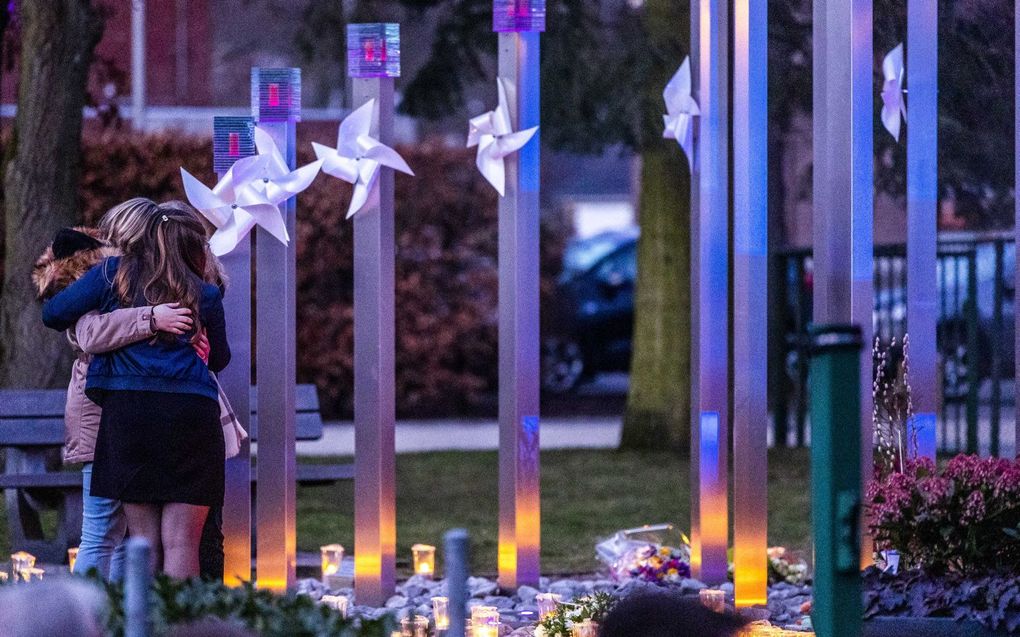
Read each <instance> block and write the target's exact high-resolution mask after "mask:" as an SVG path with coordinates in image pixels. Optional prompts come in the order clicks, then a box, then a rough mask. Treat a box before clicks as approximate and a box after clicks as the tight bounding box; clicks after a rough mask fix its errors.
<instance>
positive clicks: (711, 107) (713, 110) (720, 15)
mask: <svg viewBox="0 0 1020 637" xmlns="http://www.w3.org/2000/svg"><path fill="white" fill-rule="evenodd" d="M698 2H699V5H700V6H699V9H698V11H699V15H698V22H697V25H698V26H697V29H698V30H699V33H698V49H699V56H698V98H699V99H700V100H701V101H700V107H701V117H700V119H701V128H700V141H699V145H698V147H697V149H696V155H697V156H698V163H700V169H701V172H700V183H699V189H700V198H701V199H700V202H699V205H698V215H699V219H698V243H697V246H696V248H694V249H697V250H698V252H699V255H698V272H697V277H698V284H697V294H698V296H697V303H698V318H699V321H698V328H697V329H698V331H697V338H696V339H695V342H696V343H697V348H698V405H699V409H698V412H699V413H698V421H699V423H698V427H699V429H700V432H701V433H700V437H699V438H700V440H699V441H698V446H699V452H698V456H699V457H698V465H697V466H698V467H699V469H700V471H701V477H700V483H699V485H698V490H699V495H698V508H697V509H696V512H695V513H694V515H695V516H696V517H697V518H699V519H698V521H697V523H696V525H697V527H698V544H697V546H695V547H692V549H693V550H692V555H691V563H692V566H694V567H695V568H697V569H698V571H699V572H700V578H701V580H702V581H704V582H706V583H708V584H710V585H714V584H719V583H721V582H725V581H726V579H727V571H728V566H729V564H728V559H727V556H726V552H727V548H728V544H729V537H728V536H729V531H728V519H729V512H728V510H727V487H728V484H727V479H726V478H727V466H728V453H727V452H728V448H727V441H728V440H729V409H728V403H729V396H728V393H729V369H728V367H729V365H728V363H729V337H728V334H727V322H728V321H727V315H728V313H729V298H728V297H729V272H728V269H729V235H728V231H729V129H728V128H729V127H728V124H729V109H728V94H729V91H728V83H729V72H728V68H729V65H728V59H729V49H728V47H729V43H728V39H727V38H728V30H729V18H728V7H727V5H728V2H727V0H698ZM692 247H693V246H692ZM707 432H710V433H711V436H710V437H709V438H707V439H706V437H705V436H706V433H707ZM706 445H707V447H706ZM693 466H694V465H692V467H693ZM706 478H707V479H706ZM692 526H693V525H692Z"/></svg>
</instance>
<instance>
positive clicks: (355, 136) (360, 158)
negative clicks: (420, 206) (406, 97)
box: [312, 100, 414, 219]
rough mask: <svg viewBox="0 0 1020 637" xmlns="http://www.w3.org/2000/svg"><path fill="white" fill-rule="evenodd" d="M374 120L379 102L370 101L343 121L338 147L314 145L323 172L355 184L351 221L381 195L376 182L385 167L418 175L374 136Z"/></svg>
mask: <svg viewBox="0 0 1020 637" xmlns="http://www.w3.org/2000/svg"><path fill="white" fill-rule="evenodd" d="M374 119H375V100H369V101H367V102H365V103H364V104H363V105H361V106H360V107H358V108H357V109H356V110H355V111H354V112H353V113H351V114H350V115H348V116H347V117H346V118H344V121H342V122H340V131H339V132H338V133H337V140H336V148H330V147H329V146H323V145H322V144H316V143H314V142H313V143H312V146H313V147H314V148H315V156H316V157H318V158H319V160H320V161H321V162H322V172H324V173H326V174H328V175H333V176H334V177H337V178H338V179H343V180H344V181H346V182H347V183H350V184H354V195H353V196H352V197H351V205H350V207H349V208H348V209H347V218H348V219H350V218H351V217H353V216H354V215H355V214H356V213H357V212H358V211H359V210H361V209H362V208H364V207H365V204H367V203H368V202H369V198H370V197H374V196H375V195H376V194H377V190H376V182H377V181H378V179H379V170H380V169H381V168H382V167H383V166H387V167H389V168H392V169H394V170H399V171H400V172H402V173H406V174H408V175H414V172H413V171H412V170H411V167H410V166H408V165H407V162H405V161H404V158H403V157H401V156H400V155H399V154H398V153H397V151H395V150H393V149H392V148H390V147H389V146H386V145H385V144H383V143H382V142H380V141H379V140H377V139H375V138H373V137H372V136H371V132H372V121H373V120H374Z"/></svg>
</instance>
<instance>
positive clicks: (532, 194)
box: [493, 0, 545, 589]
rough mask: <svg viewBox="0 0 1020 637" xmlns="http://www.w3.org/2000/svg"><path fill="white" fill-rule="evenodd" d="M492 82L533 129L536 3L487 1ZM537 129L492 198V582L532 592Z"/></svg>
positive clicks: (536, 531) (536, 522)
mask: <svg viewBox="0 0 1020 637" xmlns="http://www.w3.org/2000/svg"><path fill="white" fill-rule="evenodd" d="M493 30H494V31H497V32H499V77H500V78H501V79H502V80H503V81H504V82H505V84H506V87H507V90H508V93H509V94H508V95H507V101H508V105H507V106H508V108H509V111H510V113H509V115H510V123H511V128H512V130H524V129H527V128H531V127H533V126H538V124H539V119H540V118H539V33H540V32H541V31H544V30H545V1H544V0H537V1H536V0H532V1H530V2H529V1H527V0H523V1H522V0H495V1H494V2H493ZM540 135H541V131H538V132H536V133H535V136H534V139H532V140H531V141H530V142H529V143H528V144H527V145H526V146H524V147H523V148H522V149H521V150H520V151H518V152H517V153H513V154H511V155H509V156H507V157H506V158H505V159H504V163H505V167H506V193H505V196H504V197H502V198H501V199H500V200H499V557H498V560H497V561H498V567H499V584H500V586H501V587H503V588H505V589H514V588H517V587H518V586H522V585H525V584H526V585H530V586H537V585H538V580H539V576H540V570H539V545H540V541H541V497H540V485H539V444H538V441H539V385H538V379H539V326H538V305H539V303H538V299H539V246H538V241H539V203H538V194H539V167H540V162H539V160H540V157H539V148H540V146H541V141H540V139H539V136H540Z"/></svg>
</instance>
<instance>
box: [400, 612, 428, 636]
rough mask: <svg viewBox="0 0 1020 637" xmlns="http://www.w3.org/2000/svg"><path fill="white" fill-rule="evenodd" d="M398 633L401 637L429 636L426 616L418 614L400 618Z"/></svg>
mask: <svg viewBox="0 0 1020 637" xmlns="http://www.w3.org/2000/svg"><path fill="white" fill-rule="evenodd" d="M400 634H401V636H402V637H429V620H428V617H422V616H420V615H419V616H415V617H405V618H403V619H401V620H400Z"/></svg>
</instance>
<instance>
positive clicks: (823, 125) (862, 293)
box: [813, 0, 874, 564]
mask: <svg viewBox="0 0 1020 637" xmlns="http://www.w3.org/2000/svg"><path fill="white" fill-rule="evenodd" d="M872 31H873V21H872V0H814V33H813V38H814V96H813V100H814V229H813V233H814V300H813V302H814V317H813V320H814V322H815V323H816V324H824V323H844V324H845V323H854V324H856V325H858V326H859V327H860V329H861V338H862V339H863V341H864V342H865V343H867V344H868V345H869V346H870V344H871V339H872V338H873V334H874V328H873V318H872V316H873V312H874V293H873V287H874V278H873V277H874V263H873V262H874V258H873V241H874V239H873V230H872V228H873V222H874V176H873V173H874V166H873V161H874V159H873V157H874V140H873V129H872V119H873V117H874V114H873V108H874V88H873V67H874V53H873V51H872ZM871 381H872V363H871V356H870V354H866V355H864V356H861V357H860V387H859V391H858V396H859V404H860V417H859V421H858V422H859V426H860V434H861V445H860V449H861V454H860V457H861V480H862V483H866V482H867V481H868V480H869V479H870V477H871V469H872V464H873V462H874V460H873V441H874V427H873V424H872V420H871V418H872V415H871V405H872V399H871ZM861 524H862V528H863V517H862V518H861ZM861 558H862V563H863V564H868V563H870V561H871V544H870V541H869V540H868V538H867V537H866V536H865V538H864V541H862V543H861Z"/></svg>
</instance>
